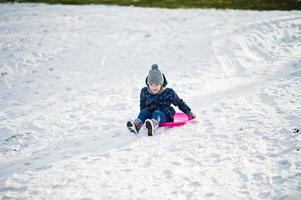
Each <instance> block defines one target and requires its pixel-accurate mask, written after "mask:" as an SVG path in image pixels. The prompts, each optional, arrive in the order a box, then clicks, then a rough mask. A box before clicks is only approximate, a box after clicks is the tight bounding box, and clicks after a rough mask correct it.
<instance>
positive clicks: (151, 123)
mask: <svg viewBox="0 0 301 200" xmlns="http://www.w3.org/2000/svg"><path fill="white" fill-rule="evenodd" d="M158 125H159V124H158V122H157V121H156V120H154V119H147V120H146V121H145V127H146V128H147V135H148V136H153V135H154V133H155V129H156V128H157V127H158Z"/></svg>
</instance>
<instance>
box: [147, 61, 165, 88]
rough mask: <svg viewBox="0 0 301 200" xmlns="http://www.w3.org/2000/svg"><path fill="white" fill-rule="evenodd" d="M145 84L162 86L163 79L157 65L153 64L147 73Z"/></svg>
mask: <svg viewBox="0 0 301 200" xmlns="http://www.w3.org/2000/svg"><path fill="white" fill-rule="evenodd" d="M147 84H148V85H151V84H157V85H163V84H164V79H163V74H162V72H161V71H160V70H159V66H158V65H157V64H153V65H152V68H151V70H149V72H148V76H147Z"/></svg>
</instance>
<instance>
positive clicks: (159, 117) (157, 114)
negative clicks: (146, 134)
mask: <svg viewBox="0 0 301 200" xmlns="http://www.w3.org/2000/svg"><path fill="white" fill-rule="evenodd" d="M152 119H154V120H156V121H157V122H158V123H159V124H160V123H162V122H167V121H168V117H167V116H166V114H165V113H164V112H161V111H159V110H156V111H154V112H153V114H152Z"/></svg>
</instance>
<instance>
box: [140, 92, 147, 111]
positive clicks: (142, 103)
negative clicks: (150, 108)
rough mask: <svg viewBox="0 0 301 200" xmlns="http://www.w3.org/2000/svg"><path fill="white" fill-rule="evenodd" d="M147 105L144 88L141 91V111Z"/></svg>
mask: <svg viewBox="0 0 301 200" xmlns="http://www.w3.org/2000/svg"><path fill="white" fill-rule="evenodd" d="M145 108H146V105H145V94H144V90H143V89H142V90H141V92H140V111H141V110H143V109H145Z"/></svg>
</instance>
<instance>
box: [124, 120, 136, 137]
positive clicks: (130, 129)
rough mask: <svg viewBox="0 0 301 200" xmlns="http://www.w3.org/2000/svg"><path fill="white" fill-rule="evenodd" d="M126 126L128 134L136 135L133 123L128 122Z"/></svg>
mask: <svg viewBox="0 0 301 200" xmlns="http://www.w3.org/2000/svg"><path fill="white" fill-rule="evenodd" d="M126 126H127V127H128V129H129V131H130V132H132V133H134V134H138V132H137V129H136V127H135V124H134V122H133V121H128V122H127V123H126Z"/></svg>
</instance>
